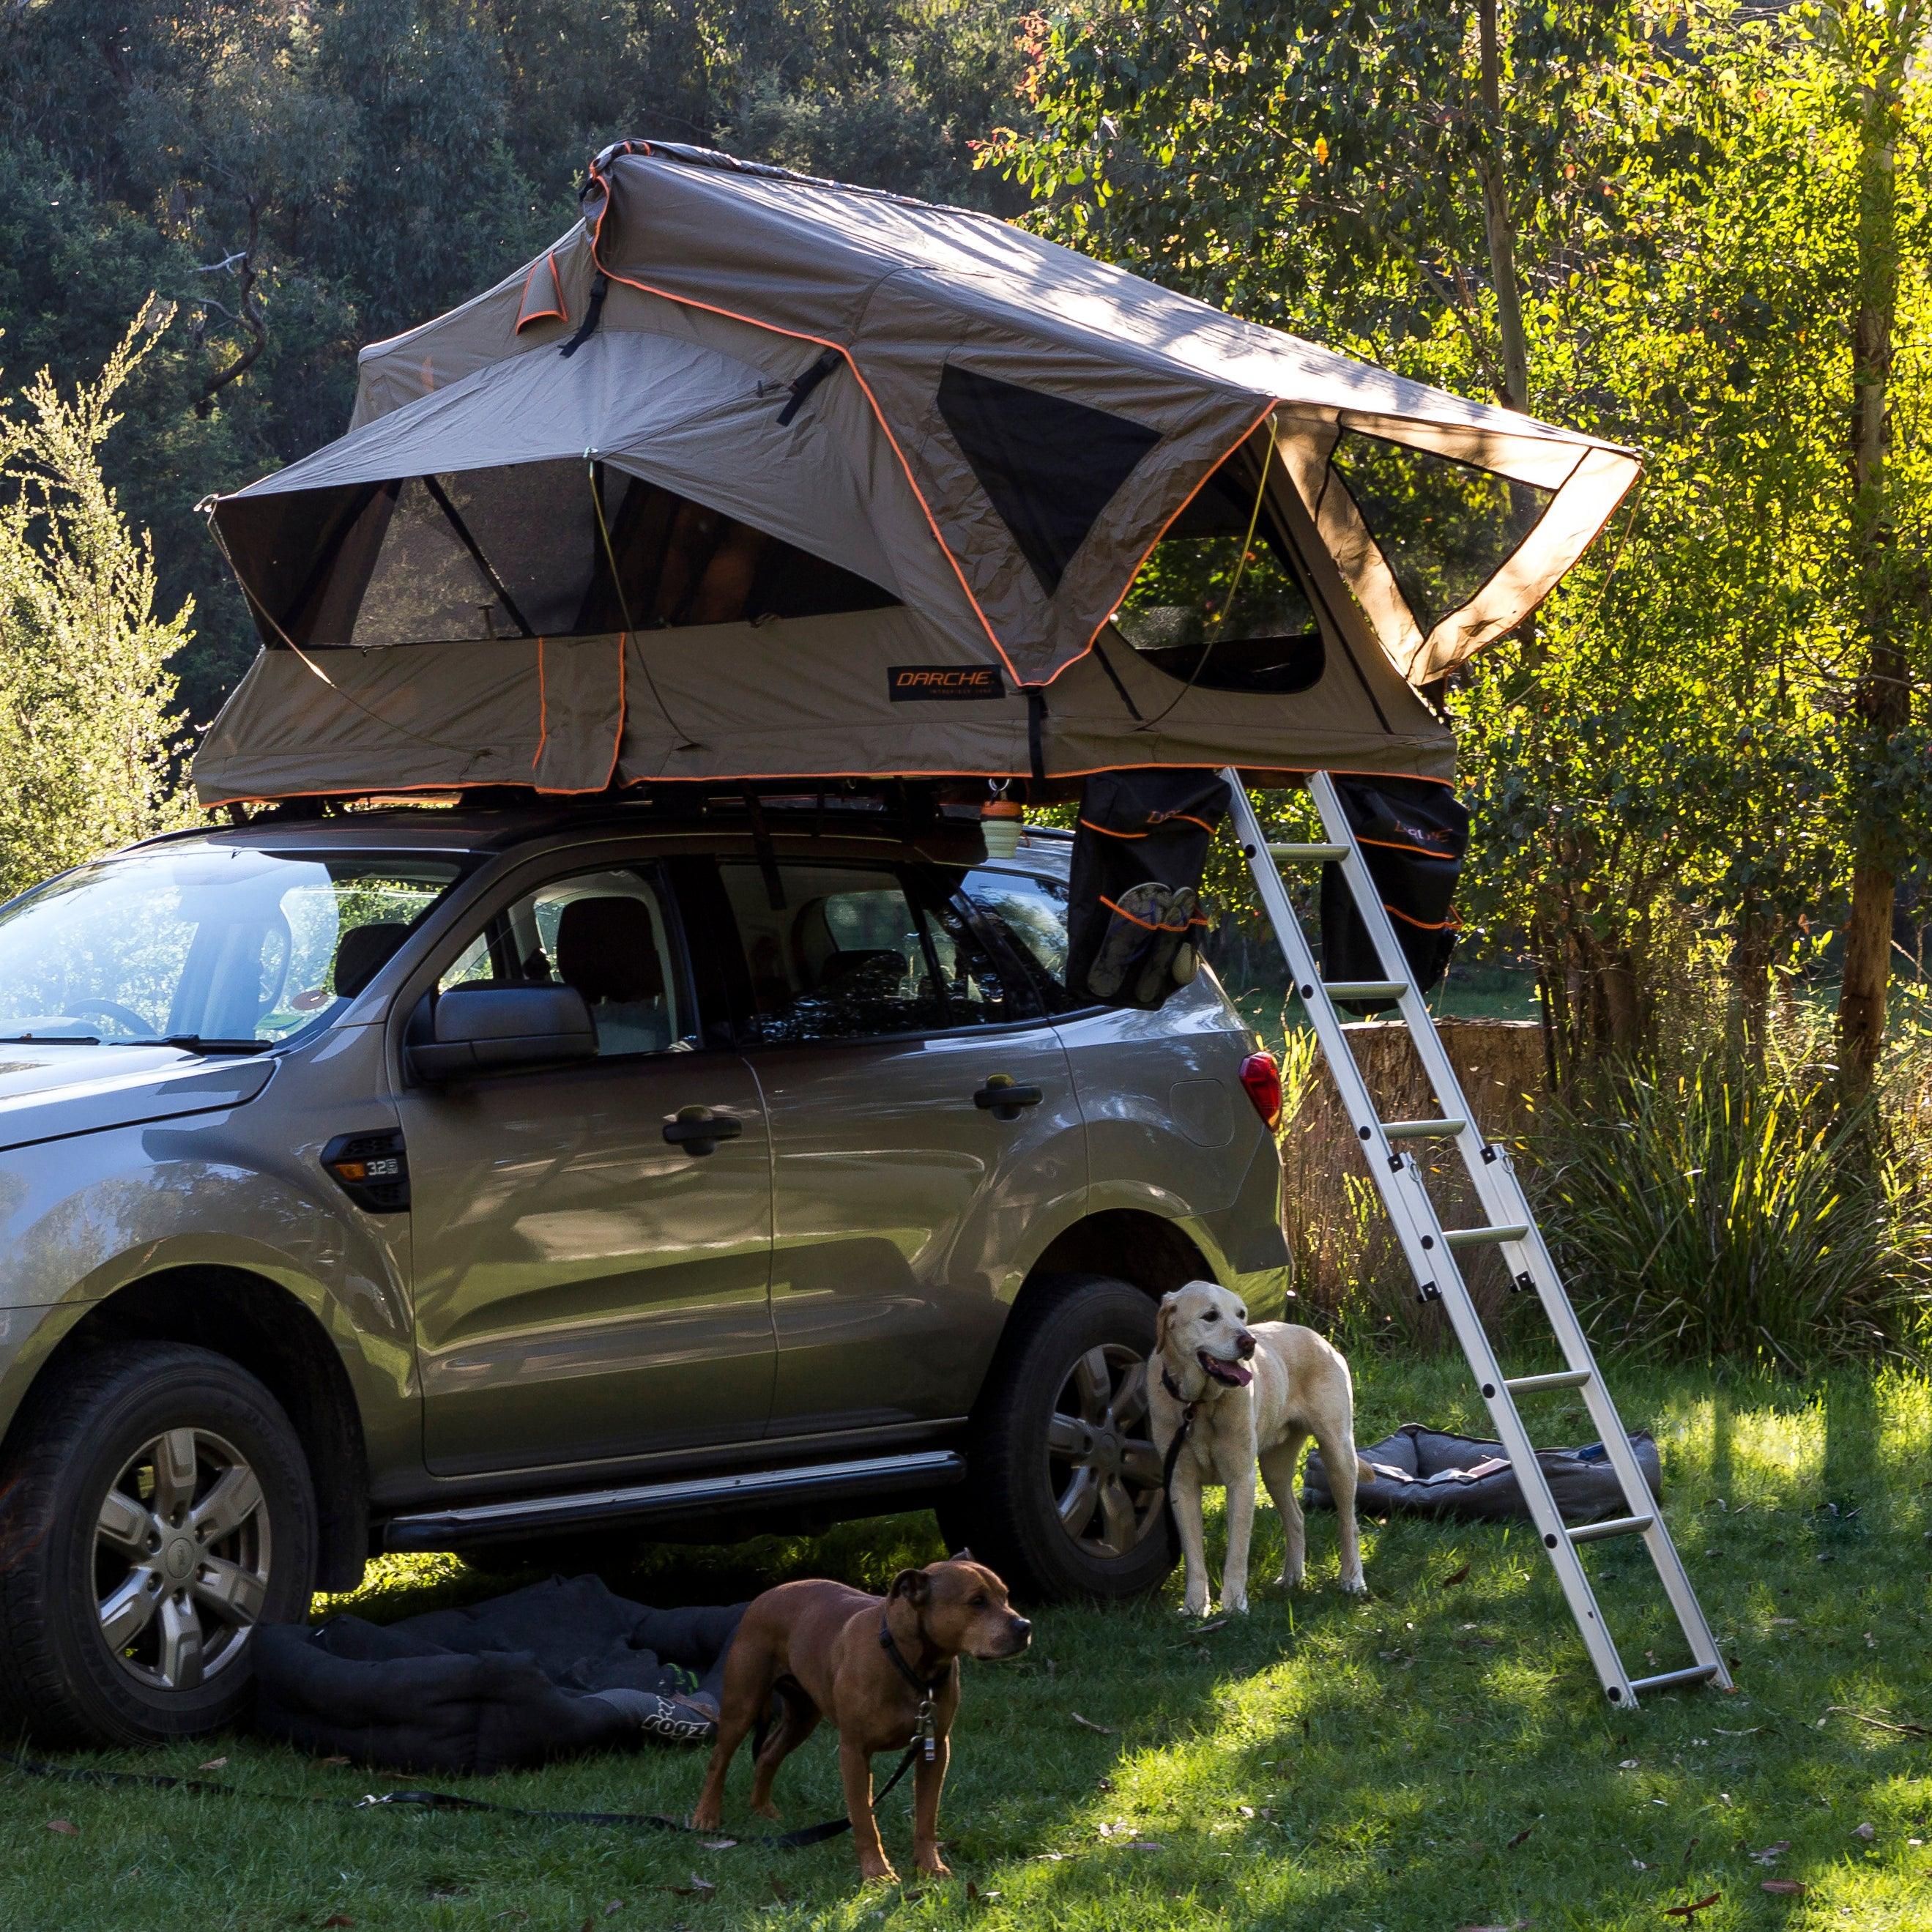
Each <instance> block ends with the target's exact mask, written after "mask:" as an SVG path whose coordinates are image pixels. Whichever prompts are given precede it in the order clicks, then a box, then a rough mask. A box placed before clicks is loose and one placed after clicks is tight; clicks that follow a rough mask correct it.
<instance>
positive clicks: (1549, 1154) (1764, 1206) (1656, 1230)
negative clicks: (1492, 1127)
mask: <svg viewBox="0 0 1932 1932" xmlns="http://www.w3.org/2000/svg"><path fill="white" fill-rule="evenodd" d="M1596 1098H1597V1104H1596V1105H1595V1106H1589V1105H1586V1104H1583V1103H1582V1102H1580V1101H1579V1100H1571V1101H1568V1102H1554V1101H1547V1100H1546V1101H1544V1103H1542V1104H1541V1106H1540V1107H1539V1109H1538V1118H1537V1123H1536V1132H1535V1135H1534V1136H1533V1137H1532V1145H1533V1147H1534V1148H1535V1155H1534V1160H1533V1164H1532V1165H1531V1166H1530V1172H1529V1178H1530V1180H1531V1182H1532V1187H1533V1188H1534V1190H1535V1194H1536V1196H1537V1199H1538V1209H1539V1212H1540V1213H1541V1216H1542V1217H1543V1220H1544V1229H1545V1232H1546V1234H1547V1236H1548V1238H1549V1239H1550V1244H1551V1246H1552V1248H1553V1250H1554V1252H1555V1253H1556V1260H1557V1264H1558V1265H1559V1268H1562V1271H1563V1272H1564V1274H1565V1278H1566V1279H1567V1280H1568V1283H1569V1284H1570V1289H1571V1295H1572V1297H1573V1298H1574V1300H1575V1301H1576V1303H1577V1307H1578V1310H1579V1312H1580V1313H1581V1314H1582V1315H1583V1319H1584V1320H1585V1322H1586V1324H1587V1325H1589V1328H1590V1329H1591V1331H1592V1335H1593V1337H1595V1339H1596V1340H1598V1342H1599V1343H1601V1345H1602V1346H1604V1348H1605V1349H1607V1350H1609V1349H1615V1350H1616V1352H1619V1353H1620V1354H1624V1355H1647V1356H1651V1357H1653V1358H1670V1359H1673V1360H1679V1361H1716V1360H1718V1359H1719V1358H1729V1359H1730V1360H1733V1361H1741V1362H1757V1363H1761V1364H1769V1365H1773V1366H1775V1367H1778V1368H1780V1369H1781V1370H1788V1371H1790V1372H1792V1373H1813V1372H1815V1371H1816V1370H1820V1369H1822V1368H1824V1367H1828V1366H1830V1365H1832V1364H1838V1363H1843V1362H1849V1361H1856V1360H1860V1359H1870V1358H1872V1357H1874V1356H1879V1355H1893V1356H1900V1357H1906V1358H1917V1357H1918V1355H1920V1352H1921V1349H1922V1346H1923V1343H1924V1336H1925V1325H1926V1316H1927V1311H1928V1308H1932V1216H1928V1213H1927V1203H1926V1201H1925V1199H1924V1192H1923V1187H1922V1183H1921V1176H1920V1175H1919V1173H1918V1172H1917V1165H1918V1164H1917V1161H1916V1159H1915V1155H1916V1154H1917V1151H1918V1149H1917V1148H1916V1145H1915V1144H1914V1143H1913V1142H1910V1141H1901V1140H1900V1139H1899V1138H1898V1137H1897V1136H1895V1135H1894V1133H1892V1132H1891V1124H1890V1122H1889V1121H1888V1117H1887V1115H1886V1112H1885V1111H1884V1109H1883V1103H1882V1101H1881V1100H1873V1101H1870V1102H1867V1103H1862V1104H1860V1105H1858V1106H1853V1107H1851V1108H1849V1109H1846V1108H1844V1107H1843V1106H1841V1103H1840V1094H1839V1091H1838V1085H1837V1076H1836V1070H1835V1068H1834V1067H1831V1066H1830V1065H1829V1064H1826V1063H1825V1062H1824V1061H1823V1059H1822V1058H1820V1057H1819V1056H1817V1055H1814V1054H1813V1053H1811V1052H1807V1051H1804V1050H1802V1047H1801V1050H1799V1051H1797V1052H1790V1053H1788V1054H1780V1053H1779V1052H1778V1051H1776V1050H1775V1048H1774V1050H1773V1051H1772V1052H1771V1053H1770V1054H1769V1055H1767V1056H1766V1058H1765V1059H1764V1060H1763V1061H1762V1062H1759V1063H1754V1061H1752V1060H1751V1058H1748V1056H1746V1055H1744V1054H1742V1052H1738V1051H1736V1050H1727V1049H1715V1050H1712V1051H1709V1052H1706V1053H1705V1054H1704V1055H1703V1056H1702V1057H1700V1058H1699V1059H1697V1061H1695V1062H1694V1063H1693V1064H1690V1065H1688V1066H1687V1067H1685V1068H1684V1069H1683V1070H1682V1071H1680V1072H1679V1073H1676V1074H1674V1075H1670V1074H1664V1075H1655V1074H1653V1075H1648V1076H1638V1075H1634V1074H1631V1073H1629V1072H1628V1070H1625V1072H1623V1073H1622V1074H1620V1075H1619V1074H1615V1073H1613V1074H1610V1075H1607V1076H1605V1077H1604V1080H1603V1082H1601V1085H1599V1086H1598V1089H1597V1096H1596Z"/></svg>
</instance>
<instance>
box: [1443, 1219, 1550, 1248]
mask: <svg viewBox="0 0 1932 1932" xmlns="http://www.w3.org/2000/svg"><path fill="white" fill-rule="evenodd" d="M1528 1235H1529V1227H1528V1226H1526V1224H1525V1223H1523V1222H1520V1221H1519V1222H1518V1223H1517V1224H1516V1225H1515V1226H1514V1227H1510V1228H1445V1229H1443V1231H1442V1238H1443V1239H1444V1240H1445V1241H1447V1242H1448V1244H1449V1245H1450V1246H1451V1247H1452V1248H1479V1247H1481V1246H1482V1244H1484V1242H1485V1241H1523V1240H1524V1239H1525V1238H1526V1237H1527V1236H1528Z"/></svg>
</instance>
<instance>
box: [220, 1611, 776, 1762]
mask: <svg viewBox="0 0 1932 1932" xmlns="http://www.w3.org/2000/svg"><path fill="white" fill-rule="evenodd" d="M744 1614H745V1606H744V1605H743V1604H730V1605H728V1606H726V1607H723V1608H719V1609H697V1610H648V1609H646V1607H644V1606H643V1604H633V1603H629V1602H627V1601H625V1599H624V1598H622V1597H619V1596H617V1595H613V1592H611V1591H610V1589H608V1588H607V1586H605V1585H604V1583H603V1581H602V1580H601V1579H600V1578H598V1577H572V1578H570V1579H568V1580H566V1579H565V1578H562V1577H551V1578H550V1580H548V1581H547V1582H546V1583H532V1584H531V1585H529V1587H528V1588H527V1589H521V1590H515V1591H512V1592H511V1593H510V1594H509V1595H507V1596H502V1597H497V1598H493V1599H492V1600H491V1601H489V1602H488V1603H484V1604H471V1605H469V1606H468V1607H465V1608H463V1609H460V1610H433V1611H431V1612H429V1613H427V1614H425V1615H424V1616H419V1617H405V1618H404V1619H402V1620H401V1622H398V1623H393V1624H372V1623H370V1622H366V1621H365V1619H362V1618H361V1617H347V1616H344V1617H334V1618H332V1619H330V1620H329V1622H327V1623H325V1624H320V1625H317V1626H315V1627H314V1628H308V1627H307V1626H304V1625H264V1626H263V1627H262V1628H260V1629H259V1630H257V1631H256V1632H255V1634H254V1638H253V1640H252V1648H253V1649H254V1655H255V1723H256V1726H257V1729H259V1730H263V1731H265V1732H266V1733H267V1734H268V1735H269V1736H270V1737H273V1738H279V1739H282V1740H283V1741H284V1742H285V1743H288V1744H292V1745H296V1746H298V1747H299V1748H301V1749H302V1750H304V1751H314V1752H315V1753H317V1754H318V1755H320V1756H325V1757H333V1756H340V1757H347V1758H351V1759H353V1760H355V1762H356V1763H358V1764H365V1765H372V1766H380V1767H381V1768H382V1769H385V1770H389V1771H410V1772H424V1771H434V1772H460V1773H467V1772H495V1771H508V1770H513V1769H516V1768H517V1767H519V1766H528V1765H538V1764H544V1763H547V1762H548V1761H549V1760H551V1759H553V1758H558V1757H568V1756H571V1755H572V1754H574V1753H577V1752H580V1751H604V1750H608V1749H611V1748H615V1747H617V1746H620V1745H635V1744H637V1743H638V1742H640V1741H641V1740H643V1739H646V1738H657V1739H671V1740H673V1741H677V1742H690V1743H700V1742H706V1741H708V1740H709V1738H710V1737H711V1736H712V1733H713V1732H714V1731H715V1730H716V1728H717V1724H718V1691H719V1689H720V1687H721V1684H722V1682H723V1679H724V1653H725V1652H726V1651H727V1649H730V1643H731V1638H732V1636H733V1633H734V1632H735V1631H736V1629H737V1628H738V1622H739V1619H740V1618H741V1617H742V1616H743V1615H744Z"/></svg>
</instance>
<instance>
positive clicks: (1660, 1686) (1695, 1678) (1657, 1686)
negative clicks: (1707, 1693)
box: [1631, 1664, 1718, 1696]
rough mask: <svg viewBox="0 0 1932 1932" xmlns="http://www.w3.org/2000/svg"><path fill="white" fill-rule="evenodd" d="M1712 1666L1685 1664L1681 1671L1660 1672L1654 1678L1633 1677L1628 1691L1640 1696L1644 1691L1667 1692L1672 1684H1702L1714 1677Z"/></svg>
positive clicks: (1714, 1671) (1715, 1671) (1715, 1668)
mask: <svg viewBox="0 0 1932 1932" xmlns="http://www.w3.org/2000/svg"><path fill="white" fill-rule="evenodd" d="M1717 1674H1718V1667H1717V1666H1716V1665H1715V1664H1687V1665H1686V1666H1685V1667H1684V1669H1682V1670H1660V1671H1659V1672H1658V1673H1657V1675H1656V1676H1655V1677H1633V1678H1632V1679H1631V1692H1632V1694H1634V1695H1639V1696H1640V1695H1641V1694H1643V1692H1644V1691H1667V1690H1669V1689H1670V1687H1671V1686H1672V1685H1673V1684H1703V1683H1707V1682H1709V1680H1710V1679H1712V1678H1713V1677H1715V1676H1717Z"/></svg>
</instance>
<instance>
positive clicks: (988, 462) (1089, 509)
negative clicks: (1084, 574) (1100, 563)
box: [939, 362, 1160, 597]
mask: <svg viewBox="0 0 1932 1932" xmlns="http://www.w3.org/2000/svg"><path fill="white" fill-rule="evenodd" d="M939 413H940V414H941V416H944V418H945V419H946V427H947V428H948V429H949V430H950V431H952V433H953V441H954V442H955V443H957V444H958V445H959V450H960V454H961V455H963V456H964V457H965V459H966V460H967V461H968V463H971V465H972V467H973V474H974V475H975V476H977V478H979V479H980V488H981V489H983V490H985V491H986V494H987V496H988V497H989V499H991V501H992V505H993V508H995V509H996V510H997V511H998V512H999V513H1000V519H1001V521H1002V522H1003V523H1004V524H1005V525H1006V526H1007V529H1010V531H1012V532H1013V541H1014V542H1015V543H1016V544H1019V547H1020V553H1021V555H1022V556H1024V557H1025V559H1026V560H1027V562H1028V563H1030V564H1031V565H1032V566H1033V571H1034V575H1035V576H1036V577H1038V578H1039V579H1040V583H1041V586H1042V587H1043V589H1045V590H1046V593H1047V595H1049V597H1050V596H1052V594H1053V593H1054V592H1055V591H1056V590H1057V589H1059V587H1060V580H1061V577H1063V576H1064V575H1065V574H1066V571H1067V565H1069V564H1070V563H1071V562H1073V553H1074V552H1075V551H1076V550H1078V549H1079V547H1080V546H1081V545H1082V544H1083V543H1085V541H1087V533H1088V531H1089V530H1091V529H1092V528H1093V527H1094V520H1095V519H1096V518H1097V517H1098V516H1099V515H1100V512H1101V511H1103V510H1104V509H1105V508H1106V507H1107V505H1108V504H1109V502H1112V500H1113V496H1114V493H1115V491H1116V490H1118V489H1119V488H1120V487H1121V484H1123V483H1124V482H1125V481H1127V478H1128V477H1129V476H1130V475H1131V474H1132V473H1133V468H1134V466H1135V464H1136V463H1139V461H1140V460H1141V458H1142V457H1144V456H1145V455H1146V454H1147V453H1148V451H1149V450H1151V449H1153V447H1154V445H1155V444H1156V443H1158V442H1160V435H1159V433H1158V432H1157V431H1154V430H1151V429H1148V428H1144V427H1143V426H1142V425H1141V424H1139V423H1137V422H1130V420H1129V419H1127V417H1125V416H1115V415H1113V414H1112V413H1111V412H1109V411H1108V410H1097V409H1094V408H1092V407H1090V406H1089V405H1088V404H1085V403H1076V402H1072V401H1069V400H1068V399H1067V398H1066V397H1064V396H1055V395H1049V394H1048V393H1047V392H1046V391H1045V390H1043V389H1022V387H1021V386H1019V384H1018V383H1003V382H1001V380H999V378H998V377H996V376H983V375H980V374H978V373H977V372H976V371H973V370H971V369H962V368H960V367H959V365H958V364H957V363H956V362H949V363H947V365H946V368H945V369H944V371H942V373H941V376H940V378H939Z"/></svg>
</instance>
